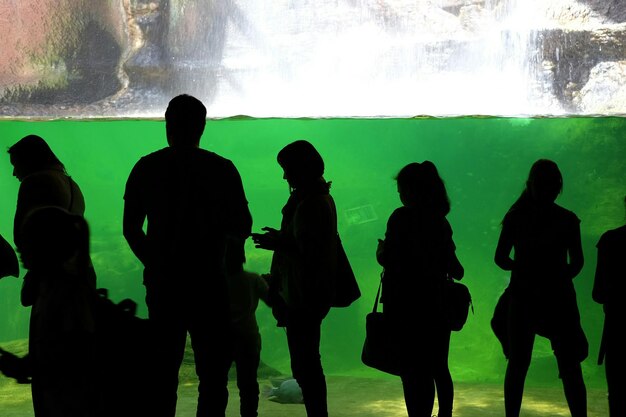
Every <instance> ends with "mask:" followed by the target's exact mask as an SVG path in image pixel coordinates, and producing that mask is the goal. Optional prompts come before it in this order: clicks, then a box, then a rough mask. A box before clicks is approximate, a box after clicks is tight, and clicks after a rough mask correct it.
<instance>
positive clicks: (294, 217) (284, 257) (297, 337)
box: [252, 140, 337, 417]
mask: <svg viewBox="0 0 626 417" xmlns="http://www.w3.org/2000/svg"><path fill="white" fill-rule="evenodd" d="M277 159H278V164H279V165H280V166H281V168H282V169H283V171H284V175H283V178H284V179H285V180H286V181H287V183H288V184H289V189H290V195H289V199H288V200H287V204H286V205H285V206H284V207H283V210H282V215H283V217H282V221H281V225H280V230H276V229H273V228H270V227H264V228H263V229H262V230H264V231H265V232H266V233H264V234H253V235H252V237H253V239H254V242H255V244H256V247H258V248H262V249H267V250H272V251H274V255H273V257H272V265H271V268H270V275H269V277H270V278H269V279H270V292H271V293H272V294H273V297H271V302H272V304H273V305H274V306H273V312H274V314H275V316H276V317H277V318H278V320H279V322H278V325H279V326H286V331H287V343H288V345H289V355H290V359H291V371H292V373H293V377H294V378H295V379H296V380H297V382H298V384H299V385H300V388H301V389H302V395H303V398H304V405H305V408H306V412H307V416H308V417H325V416H328V406H327V389H326V377H325V375H324V370H323V368H322V361H321V356H320V338H321V325H322V320H323V319H324V318H325V317H326V315H327V314H328V311H329V310H330V307H331V301H332V299H333V297H334V276H335V270H336V263H337V211H336V208H335V203H334V200H333V198H332V197H331V195H330V182H326V180H325V179H324V177H323V175H324V161H323V159H322V157H321V155H320V154H319V153H318V151H317V150H316V149H315V147H313V145H312V144H311V143H309V142H307V141H305V140H298V141H295V142H292V143H290V144H288V145H287V146H285V147H284V148H283V149H282V150H281V151H280V152H279V153H278V157H277ZM281 305H282V306H283V311H281Z"/></svg>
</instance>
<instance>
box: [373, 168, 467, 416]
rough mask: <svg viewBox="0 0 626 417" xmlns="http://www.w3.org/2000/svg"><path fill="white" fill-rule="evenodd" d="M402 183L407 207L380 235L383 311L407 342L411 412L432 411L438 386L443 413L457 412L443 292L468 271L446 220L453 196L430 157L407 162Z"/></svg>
mask: <svg viewBox="0 0 626 417" xmlns="http://www.w3.org/2000/svg"><path fill="white" fill-rule="evenodd" d="M396 181H397V186H398V194H399V195H400V201H401V202H402V207H400V208H397V209H396V210H394V212H393V213H392V214H391V216H390V217H389V220H388V222H387V230H386V232H385V239H384V240H379V243H378V248H377V251H376V258H377V260H378V262H379V263H380V265H382V266H383V267H384V268H385V272H384V277H383V287H382V298H381V302H382V304H383V313H384V315H385V318H386V319H388V320H389V322H390V323H391V324H392V326H393V328H394V330H395V337H396V343H398V345H399V346H400V348H399V354H400V355H401V358H400V359H401V361H402V364H403V367H404V370H403V372H402V374H401V375H400V377H401V379H402V387H403V390H404V399H405V402H406V408H407V411H408V414H409V416H411V417H430V416H431V413H432V410H433V406H434V401H435V386H436V391H437V397H438V400H439V401H438V402H439V417H450V416H452V406H453V402H454V386H453V383H452V377H451V375H450V370H449V369H448V352H449V350H450V333H451V330H450V327H449V325H448V324H447V323H446V321H445V318H444V316H443V314H442V313H443V303H444V302H445V300H444V299H443V289H444V284H445V281H446V279H448V278H454V279H457V280H460V279H462V278H463V275H464V269H463V266H462V265H461V263H460V262H459V260H458V258H457V256H456V246H455V244H454V241H453V239H452V227H451V226H450V223H449V222H448V220H447V219H446V216H447V215H448V213H449V211H450V201H449V199H448V194H447V192H446V188H445V185H444V182H443V180H442V179H441V177H440V176H439V173H438V171H437V168H436V167H435V165H434V164H433V163H432V162H430V161H424V162H422V163H417V162H413V163H410V164H408V165H406V166H405V167H403V168H402V169H401V170H400V172H399V173H398V175H397V177H396ZM416 300H419V302H416ZM438 312H439V314H438Z"/></svg>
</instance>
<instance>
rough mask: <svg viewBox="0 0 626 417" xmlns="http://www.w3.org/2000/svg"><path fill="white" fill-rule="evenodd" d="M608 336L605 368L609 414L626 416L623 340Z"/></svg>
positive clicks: (611, 416) (612, 416) (615, 416)
mask: <svg viewBox="0 0 626 417" xmlns="http://www.w3.org/2000/svg"><path fill="white" fill-rule="evenodd" d="M616 339H617V338H615V339H612V338H608V339H607V345H606V356H605V359H604V369H605V372H606V383H607V388H608V393H609V416H610V417H621V416H626V395H624V393H626V378H624V375H626V357H625V356H624V354H623V353H622V352H621V350H622V349H623V344H622V343H621V341H619V340H616Z"/></svg>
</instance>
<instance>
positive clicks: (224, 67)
mask: <svg viewBox="0 0 626 417" xmlns="http://www.w3.org/2000/svg"><path fill="white" fill-rule="evenodd" d="M528 3H530V5H529V4H528ZM533 3H534V2H532V1H530V2H525V3H524V2H520V3H519V4H518V3H516V2H514V1H506V2H486V3H485V2H480V1H476V2H474V1H466V2H462V1H456V2H454V1H440V2H425V1H422V2H414V1H412V2H408V1H373V0H372V1H367V0H363V1H318V2H303V3H299V4H298V5H297V6H296V5H295V4H292V2H288V1H282V2H273V3H272V6H271V7H267V6H265V4H264V2H247V3H246V5H245V6H243V5H242V6H236V5H234V4H231V5H230V6H226V7H224V8H222V9H221V10H222V13H221V16H222V18H223V19H226V20H227V21H224V22H222V26H221V28H222V29H221V31H219V33H220V36H218V37H216V38H214V40H211V39H210V38H209V39H207V38H206V37H199V38H198V39H199V41H196V42H194V43H192V45H188V48H189V50H190V51H192V53H191V55H190V59H191V61H193V62H205V63H209V65H208V66H207V72H208V73H211V74H210V77H215V78H210V77H207V78H206V81H207V83H205V85H206V84H212V81H213V80H214V79H216V80H217V90H211V93H213V94H214V98H213V100H212V102H213V103H214V106H213V108H214V114H215V112H217V113H218V114H217V115H219V116H225V115H233V114H248V115H253V116H277V115H281V116H287V117H291V116H348V117H349V116H390V115H393V116H413V115H418V114H430V115H463V114H465V115H467V114H499V115H528V114H535V115H536V114H561V113H562V112H563V109H562V106H560V105H559V104H558V102H557V101H556V100H555V99H554V95H553V94H552V91H550V85H549V80H547V79H546V74H545V72H544V71H542V70H541V65H540V64H541V63H540V62H538V55H539V44H538V38H537V36H536V35H537V29H538V27H537V26H535V25H536V24H538V23H539V22H541V19H539V17H541V16H536V15H535V14H536V13H534V14H533V11H537V12H538V13H541V11H542V9H541V8H538V7H535V6H536V4H533ZM224 10H226V11H227V12H224ZM208 26H211V27H214V26H215V23H211V24H210V25H208ZM212 32H213V33H216V32H217V31H215V30H213V29H212ZM207 40H208V42H209V45H214V44H215V41H217V42H219V43H221V44H223V47H222V53H223V55H222V59H221V60H219V62H217V61H216V60H215V59H214V58H215V56H214V53H215V50H216V48H215V47H214V46H210V47H206V41H207ZM188 41H189V37H185V38H179V41H178V42H177V43H176V44H175V45H174V46H175V48H174V49H178V48H180V47H181V46H182V43H183V42H188ZM212 58H213V59H212ZM175 65H176V64H175ZM179 65H180V66H184V65H186V62H185V61H184V62H182V63H179ZM194 81H198V80H194ZM184 84H185V83H184V82H183V85H184ZM200 84H201V85H202V84H203V83H202V80H201V82H200Z"/></svg>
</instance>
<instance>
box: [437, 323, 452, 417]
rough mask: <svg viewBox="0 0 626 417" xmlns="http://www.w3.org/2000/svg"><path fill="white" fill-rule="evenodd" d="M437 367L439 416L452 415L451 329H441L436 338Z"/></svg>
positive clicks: (448, 416)
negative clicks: (449, 360) (449, 358)
mask: <svg viewBox="0 0 626 417" xmlns="http://www.w3.org/2000/svg"><path fill="white" fill-rule="evenodd" d="M434 347H435V351H434V354H435V367H434V372H433V375H434V378H435V386H436V388H437V400H438V403H439V412H438V414H437V415H438V417H452V407H453V404H454V383H453V382H452V375H450V368H449V367H448V354H449V351H450V330H448V329H441V331H440V332H439V333H438V334H437V335H436V340H435V346H434Z"/></svg>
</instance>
